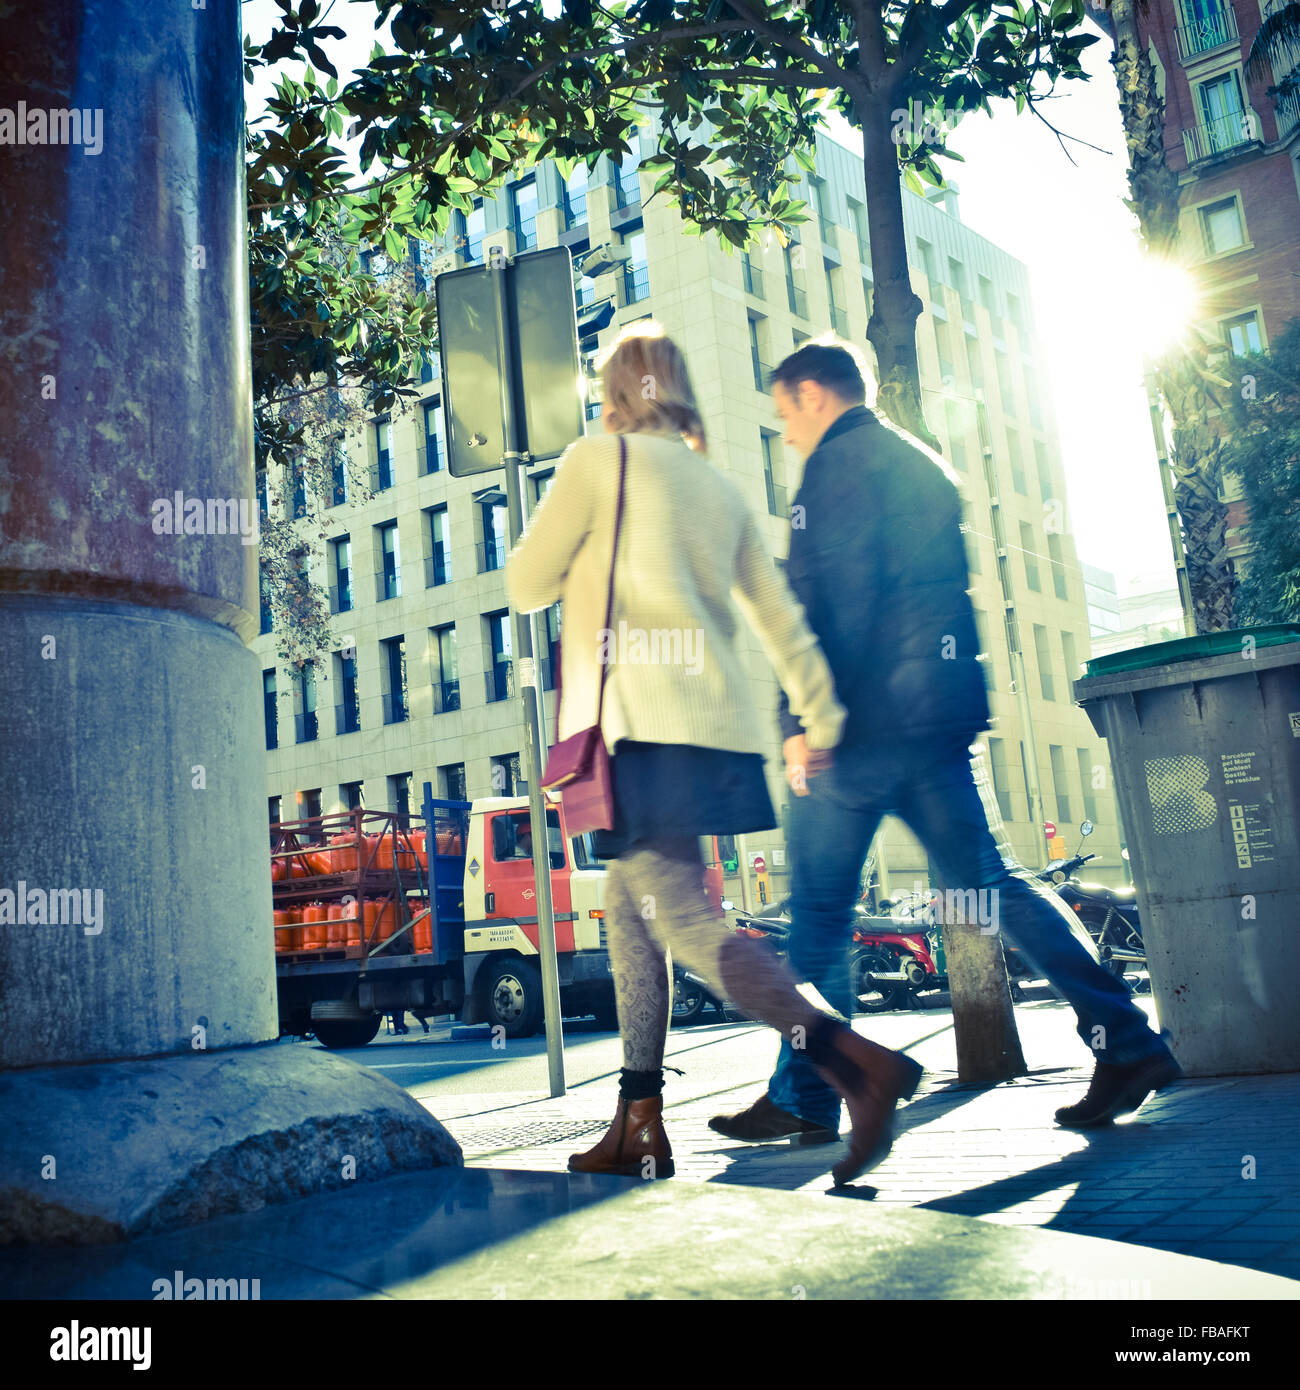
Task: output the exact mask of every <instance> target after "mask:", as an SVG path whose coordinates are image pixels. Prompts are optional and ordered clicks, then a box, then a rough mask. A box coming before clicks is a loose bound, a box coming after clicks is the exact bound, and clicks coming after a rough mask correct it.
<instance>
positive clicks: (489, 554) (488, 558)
mask: <svg viewBox="0 0 1300 1390" xmlns="http://www.w3.org/2000/svg"><path fill="white" fill-rule="evenodd" d="M474 552H475V554H476V555H477V556H478V572H479V573H480V574H486V573H487V572H488V571H489V570H499V569H504V568H505V565H506V543H505V541H504V540H502V539H500V538H497V539H495V540H490V541H480V542H479V543H478V545H476V546H475V547H474Z"/></svg>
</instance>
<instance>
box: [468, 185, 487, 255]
mask: <svg viewBox="0 0 1300 1390" xmlns="http://www.w3.org/2000/svg"><path fill="white" fill-rule="evenodd" d="M462 219H463V223H464V233H463V237H464V251H465V259H466V260H467V261H468V262H469V263H470V264H471V265H477V264H478V262H479V261H481V260H482V259H483V235H484V232H485V231H486V230H487V213H486V212H485V211H484V210H483V199H482V198H475V199H474V210H473V211H472V212H471V213H470V214H469V216H468V217H465V216H464V215H463V214H462Z"/></svg>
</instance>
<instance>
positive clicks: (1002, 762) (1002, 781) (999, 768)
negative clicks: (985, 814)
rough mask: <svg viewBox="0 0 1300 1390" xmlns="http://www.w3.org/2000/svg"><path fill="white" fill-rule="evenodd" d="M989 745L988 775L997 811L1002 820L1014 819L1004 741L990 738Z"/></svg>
mask: <svg viewBox="0 0 1300 1390" xmlns="http://www.w3.org/2000/svg"><path fill="white" fill-rule="evenodd" d="M988 745H989V775H990V777H991V778H992V780H993V795H994V796H995V797H996V799H997V804H998V813H999V814H1000V815H1001V817H1002V819H1003V820H1004V821H1009V820H1014V819H1015V816H1014V809H1015V808H1014V807H1013V806H1012V804H1011V769H1010V767H1009V766H1008V764H1007V750H1006V743H1005V742H1004V740H1002V739H1000V738H991V739H989V740H988Z"/></svg>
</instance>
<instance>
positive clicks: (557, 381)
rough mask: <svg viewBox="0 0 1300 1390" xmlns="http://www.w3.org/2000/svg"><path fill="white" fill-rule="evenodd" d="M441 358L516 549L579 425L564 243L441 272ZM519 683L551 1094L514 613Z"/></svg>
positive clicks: (550, 1065) (458, 459)
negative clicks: (541, 472) (534, 468)
mask: <svg viewBox="0 0 1300 1390" xmlns="http://www.w3.org/2000/svg"><path fill="white" fill-rule="evenodd" d="M434 296H435V301H436V303H437V307H438V342H439V356H440V358H441V365H442V392H443V397H442V399H443V411H444V420H445V424H446V437H447V469H448V471H449V472H450V473H451V475H452V476H453V477H457V478H462V477H466V476H469V475H472V474H477V473H487V472H492V471H494V470H496V469H498V468H503V469H504V470H505V494H506V524H507V532H508V538H509V543H510V545H511V547H513V546H514V544H515V542H516V541H518V539H519V537H520V536H521V535H522V534H523V529H524V519H523V503H522V488H521V484H520V476H519V474H520V469H521V468H522V467H523V466H524V465H525V464H527V463H529V462H532V463H537V462H539V461H542V460H544V459H548V458H555V457H557V456H558V455H559V454H561V453H563V452H564V450H565V449H566V448H567V447H568V446H569V445H570V444H571V443H572V442H573V441H574V440H575V439H576V438H577V437H578V436H579V435H580V434H582V433H583V425H584V414H583V397H582V377H581V369H580V367H579V363H578V332H577V318H576V306H575V302H574V294H573V262H572V259H571V258H570V255H569V251H568V248H567V247H563V246H559V247H553V248H551V249H549V250H546V251H534V252H531V253H529V254H527V255H523V256H518V257H516V258H515V260H514V261H510V260H509V259H508V258H507V257H506V255H505V253H504V251H503V250H502V248H501V247H498V246H494V247H492V248H491V250H490V252H489V254H488V259H487V262H486V264H484V265H481V266H470V267H467V268H465V269H464V270H453V271H449V272H447V273H446V274H444V275H440V276H438V278H437V279H436V280H435V281H434ZM513 618H514V639H515V669H516V671H517V672H518V677H519V678H518V680H517V682H516V689H517V691H518V694H519V697H520V700H521V702H522V705H523V723H524V750H523V751H524V769H525V776H526V777H527V781H528V810H529V824H530V826H531V828H532V839H533V885H534V888H535V891H536V894H537V939H538V955H539V964H540V966H541V975H542V1005H543V1011H544V1015H545V1020H546V1059H547V1069H548V1072H549V1075H550V1085H551V1095H552V1096H561V1095H563V1094H564V1092H565V1082H564V1038H563V1033H562V1031H561V1027H560V976H559V962H558V959H557V955H556V949H555V908H554V903H553V901H552V898H551V863H550V853H549V845H550V835H549V833H548V830H547V825H546V804H547V798H546V793H545V792H544V791H543V790H542V750H543V749H544V747H545V746H546V738H545V733H544V731H543V729H542V720H541V704H540V699H539V693H540V692H539V686H538V681H537V663H536V661H535V660H534V657H533V653H534V651H535V650H536V649H537V646H538V645H540V642H539V639H538V636H537V624H536V615H535V614H530V615H525V614H522V613H514V614H513Z"/></svg>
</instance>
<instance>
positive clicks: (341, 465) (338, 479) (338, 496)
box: [330, 444, 348, 507]
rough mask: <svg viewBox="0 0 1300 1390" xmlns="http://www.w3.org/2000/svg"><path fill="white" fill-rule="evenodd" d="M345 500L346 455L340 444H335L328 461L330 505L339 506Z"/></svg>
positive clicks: (346, 483) (346, 485)
mask: <svg viewBox="0 0 1300 1390" xmlns="http://www.w3.org/2000/svg"><path fill="white" fill-rule="evenodd" d="M347 500H348V455H347V450H346V449H344V447H343V445H342V444H336V445H335V446H334V456H333V459H332V460H331V462H330V506H331V507H341V506H343V504H344V503H345V502H346V501H347Z"/></svg>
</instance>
